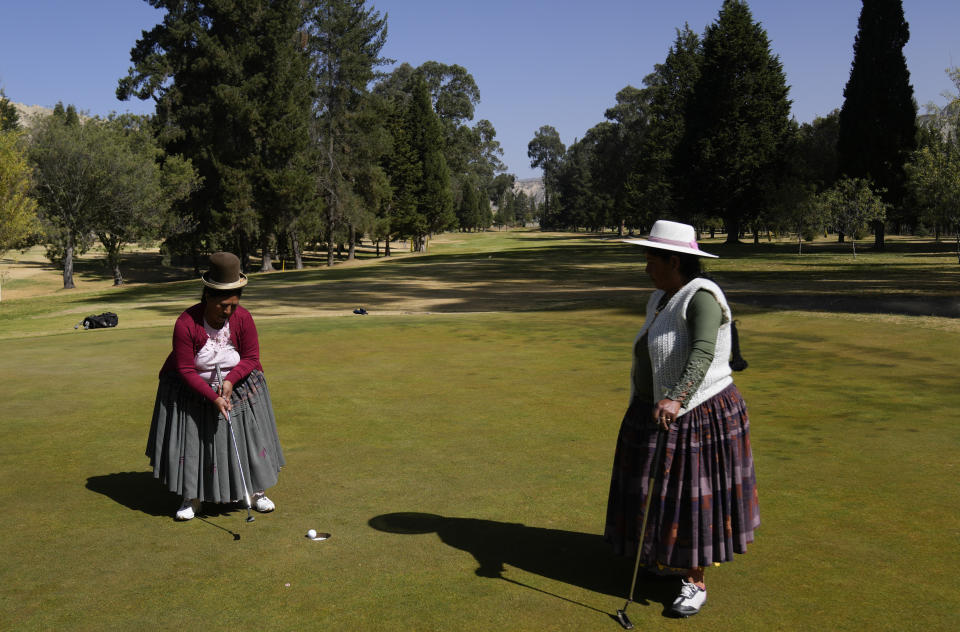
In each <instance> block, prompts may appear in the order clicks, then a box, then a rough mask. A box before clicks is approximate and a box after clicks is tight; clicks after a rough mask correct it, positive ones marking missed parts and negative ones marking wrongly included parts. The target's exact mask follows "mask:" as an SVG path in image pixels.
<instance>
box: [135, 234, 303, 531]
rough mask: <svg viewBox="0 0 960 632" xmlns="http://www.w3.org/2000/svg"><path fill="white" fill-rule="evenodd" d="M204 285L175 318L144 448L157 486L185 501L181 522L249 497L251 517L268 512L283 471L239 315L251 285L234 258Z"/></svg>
mask: <svg viewBox="0 0 960 632" xmlns="http://www.w3.org/2000/svg"><path fill="white" fill-rule="evenodd" d="M201 280H202V281H203V286H204V287H203V295H202V297H201V299H200V302H199V303H197V304H196V305H194V306H193V307H191V308H189V309H187V310H186V311H185V312H183V313H182V314H180V317H179V318H177V322H176V324H175V325H174V327H173V350H172V351H171V352H170V355H168V356H167V360H166V362H165V363H164V365H163V368H162V369H161V370H160V385H159V387H158V388H157V400H156V404H155V405H154V409H153V421H152V423H151V425H150V435H149V438H148V440H147V456H148V457H149V458H150V465H152V466H153V476H154V478H158V479H160V481H161V482H162V483H164V484H165V485H166V487H167V489H168V490H170V491H171V492H174V493H176V494H178V495H180V496H181V497H182V498H183V503H182V504H181V505H180V509H178V510H177V512H176V514H175V516H174V517H175V518H176V519H177V520H190V519H191V518H193V517H194V515H195V514H196V513H197V512H198V511H199V509H200V503H201V502H213V503H231V502H235V501H238V500H240V499H243V498H246V497H248V492H249V491H254V492H255V493H254V494H253V500H252V505H253V509H256V510H257V511H260V512H269V511H273V510H274V509H275V505H274V503H273V501H271V500H270V499H269V498H267V496H266V495H265V494H264V490H266V489H268V488H270V487H272V486H273V485H275V484H276V483H277V474H278V473H279V471H280V468H281V467H283V465H284V463H285V461H284V458H283V450H281V448H280V438H279V437H278V436H277V422H276V419H275V417H274V414H273V405H272V403H271V401H270V391H269V390H268V389H267V382H266V380H265V378H264V376H263V367H262V366H261V365H260V343H259V340H258V338H257V328H256V326H254V324H253V317H252V316H251V315H250V312H248V311H247V310H246V309H244V308H243V307H241V306H240V296H241V294H242V292H243V286H245V285H246V284H247V277H246V275H244V274H243V273H242V272H240V259H239V258H237V256H236V255H234V254H231V253H229V252H216V253H214V254H212V255H211V256H210V270H209V271H208V272H206V273H204V274H203V276H202V277H201ZM218 373H219V374H221V375H222V383H219V382H218V379H217V376H218ZM227 415H229V416H230V422H231V423H232V425H233V430H234V436H235V437H236V445H232V440H231V435H230V428H229V426H228V423H227V421H226V418H227ZM238 455H239V458H240V459H241V461H242V462H241V463H238V462H237V458H238ZM241 466H242V469H240V467H241ZM247 485H249V486H250V487H249V490H248V489H246V486H247Z"/></svg>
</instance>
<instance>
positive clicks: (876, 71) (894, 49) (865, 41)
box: [837, 0, 917, 249]
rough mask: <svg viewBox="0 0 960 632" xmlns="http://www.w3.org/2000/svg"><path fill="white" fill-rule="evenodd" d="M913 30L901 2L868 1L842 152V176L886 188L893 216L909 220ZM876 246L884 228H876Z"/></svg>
mask: <svg viewBox="0 0 960 632" xmlns="http://www.w3.org/2000/svg"><path fill="white" fill-rule="evenodd" d="M909 39H910V27H909V26H908V24H907V22H906V20H905V19H904V15H903V3H902V2H901V0H869V1H867V0H864V2H863V8H862V9H861V11H860V19H859V21H858V23H857V37H856V40H855V41H854V43H853V65H852V66H851V68H850V79H849V80H848V81H847V85H846V87H845V88H844V90H843V98H844V101H843V107H842V108H841V109H840V129H839V138H838V141H837V152H838V154H839V161H840V173H841V174H842V175H846V176H848V177H851V178H866V179H869V180H872V181H873V183H874V184H875V185H876V186H877V187H879V188H881V189H885V192H884V193H883V194H882V195H883V199H884V201H885V202H887V203H889V204H891V205H892V206H893V216H894V218H896V219H900V220H903V219H905V217H904V210H903V201H904V194H905V187H906V177H905V175H904V164H905V163H906V161H907V160H908V158H909V154H910V152H911V151H913V149H914V148H915V147H916V133H917V129H916V125H917V123H916V105H915V104H914V101H913V86H911V85H910V71H909V70H907V60H906V58H905V57H904V56H903V47H904V46H905V45H906V43H907V41H908V40H909ZM873 228H874V234H875V241H874V244H875V247H876V248H879V249H882V248H883V244H884V224H883V222H880V221H877V222H874V223H873Z"/></svg>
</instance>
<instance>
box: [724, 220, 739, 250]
mask: <svg viewBox="0 0 960 632" xmlns="http://www.w3.org/2000/svg"><path fill="white" fill-rule="evenodd" d="M726 243H728V244H738V243H740V218H739V217H736V218H734V217H728V218H727V241H726Z"/></svg>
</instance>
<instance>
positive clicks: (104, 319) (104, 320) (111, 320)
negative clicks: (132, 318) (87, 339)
mask: <svg viewBox="0 0 960 632" xmlns="http://www.w3.org/2000/svg"><path fill="white" fill-rule="evenodd" d="M118 322H120V319H119V318H118V317H117V315H116V314H114V313H113V312H104V313H102V314H98V315H96V316H87V317H86V318H84V319H83V328H84V329H101V328H103V327H116V326H117V323H118Z"/></svg>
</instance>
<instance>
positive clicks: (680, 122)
mask: <svg viewBox="0 0 960 632" xmlns="http://www.w3.org/2000/svg"><path fill="white" fill-rule="evenodd" d="M702 61H703V51H702V48H701V43H700V38H699V37H698V36H697V34H696V33H694V32H693V31H692V30H690V27H689V26H687V25H684V28H683V29H678V30H677V36H676V39H675V40H674V43H673V45H672V46H671V47H670V50H669V51H668V52H667V56H666V58H665V59H664V61H663V63H662V64H657V65H655V66H654V71H653V72H652V73H650V74H649V75H647V76H646V77H644V79H643V84H644V89H643V90H642V91H640V94H638V95H637V96H636V97H635V100H636V101H637V102H638V105H637V106H635V107H636V108H637V109H638V110H641V109H642V112H643V117H642V120H641V121H639V122H637V123H634V124H633V126H632V127H633V129H634V130H636V131H633V132H632V135H634V136H637V137H638V138H637V141H636V142H637V145H638V147H637V149H636V150H634V155H635V156H636V161H635V162H633V163H632V165H631V166H632V167H633V171H632V173H630V174H629V175H628V181H627V187H628V197H627V207H628V209H629V218H630V219H631V224H632V225H633V226H634V227H642V228H646V227H649V226H650V225H652V223H653V222H654V221H656V220H657V219H660V218H671V217H675V218H677V219H691V218H688V217H685V216H684V215H683V214H682V213H681V210H682V209H681V208H680V206H681V205H680V203H679V202H680V201H679V200H678V199H677V198H678V197H680V196H681V195H682V191H683V182H682V177H683V176H684V175H685V169H686V161H685V160H682V159H681V158H680V156H679V154H678V147H679V145H680V142H681V141H682V139H683V136H684V132H685V130H686V114H687V108H688V105H689V102H690V98H691V96H692V95H693V91H694V87H695V86H696V83H697V81H698V79H699V78H700V65H701V63H702ZM637 118H640V117H637Z"/></svg>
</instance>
